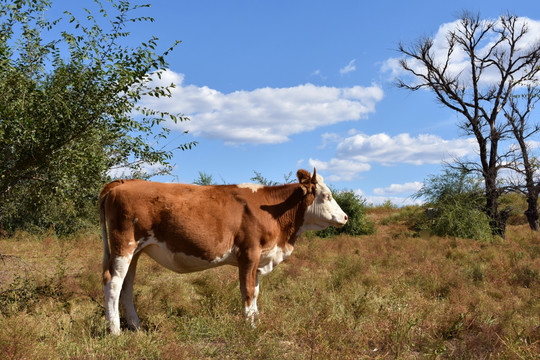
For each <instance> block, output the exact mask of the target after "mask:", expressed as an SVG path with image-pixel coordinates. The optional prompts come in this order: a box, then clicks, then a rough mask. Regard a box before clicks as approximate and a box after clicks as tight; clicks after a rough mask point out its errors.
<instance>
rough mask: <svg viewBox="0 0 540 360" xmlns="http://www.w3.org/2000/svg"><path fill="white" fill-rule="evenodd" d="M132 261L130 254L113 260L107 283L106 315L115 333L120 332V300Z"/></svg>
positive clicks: (110, 327) (112, 331)
mask: <svg viewBox="0 0 540 360" xmlns="http://www.w3.org/2000/svg"><path fill="white" fill-rule="evenodd" d="M130 261H131V257H130V256H116V257H115V258H114V259H113V260H112V262H111V269H110V274H111V278H110V280H109V281H107V282H106V283H105V315H106V317H107V322H108V324H109V329H110V331H111V334H114V335H118V334H120V313H119V311H118V302H119V299H120V292H121V291H122V284H123V282H124V278H125V277H126V274H127V272H128V269H129V263H130Z"/></svg>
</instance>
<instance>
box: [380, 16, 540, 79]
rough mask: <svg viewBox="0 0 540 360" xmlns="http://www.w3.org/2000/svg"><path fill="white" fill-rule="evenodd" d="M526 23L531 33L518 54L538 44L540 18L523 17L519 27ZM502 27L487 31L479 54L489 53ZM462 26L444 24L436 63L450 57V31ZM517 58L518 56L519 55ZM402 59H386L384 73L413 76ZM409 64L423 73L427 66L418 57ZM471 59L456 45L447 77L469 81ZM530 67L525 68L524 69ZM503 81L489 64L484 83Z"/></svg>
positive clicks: (501, 46)
mask: <svg viewBox="0 0 540 360" xmlns="http://www.w3.org/2000/svg"><path fill="white" fill-rule="evenodd" d="M525 23H527V28H528V32H527V33H526V34H525V35H524V36H523V38H522V39H521V40H520V41H519V43H518V44H519V49H518V55H519V53H523V52H524V51H526V50H528V49H529V48H530V47H532V46H533V45H535V44H537V43H538V41H539V40H540V21H536V20H532V19H530V18H527V17H520V18H518V21H517V23H516V29H520V28H521V26H522V25H523V24H525ZM501 28H502V26H501V23H500V20H498V21H497V22H496V26H495V27H494V29H493V30H492V31H491V32H488V33H487V35H486V36H485V37H484V40H483V42H481V43H480V44H479V46H478V48H477V54H478V56H479V57H482V56H484V55H486V54H487V53H488V52H489V51H490V49H492V48H493V46H494V45H495V41H496V39H497V38H498V34H497V33H496V31H498V30H500V29H501ZM460 29H462V25H461V21H460V20H456V21H453V22H450V23H445V24H442V25H441V26H440V27H439V29H438V31H437V33H436V34H435V35H434V36H433V37H432V40H433V47H432V57H433V59H434V60H435V63H436V64H444V63H445V61H446V58H447V56H448V42H447V39H448V34H449V32H452V31H459V30H460ZM507 46H508V44H507V42H503V43H501V44H498V45H497V50H498V51H499V52H501V51H506V50H507ZM516 57H517V56H516ZM402 59H403V58H402V57H401V58H390V59H388V60H386V61H385V62H384V63H383V65H382V67H381V70H382V71H383V72H390V73H391V76H392V77H398V76H404V75H410V74H409V73H407V72H405V71H404V70H403V69H402V67H401V65H400V61H401V60H402ZM407 65H408V66H409V67H410V68H412V69H413V70H414V71H415V72H417V73H420V74H425V68H424V67H423V66H422V65H421V63H420V62H419V61H417V60H412V59H407ZM470 69H471V68H470V60H469V59H468V56H467V55H466V53H465V52H464V51H463V50H462V49H461V48H460V47H457V46H456V48H454V51H453V52H452V55H451V56H450V61H449V63H448V68H447V76H449V77H450V76H456V77H459V78H460V80H461V81H462V83H463V84H467V83H469V82H470V80H469V79H470V77H471V70H470ZM525 70H528V69H524V70H523V71H525ZM518 75H519V74H514V77H516V78H517V77H518ZM498 81H500V73H499V71H498V70H497V69H496V67H495V66H491V67H488V68H487V69H485V70H484V71H483V72H482V76H481V78H480V84H481V85H486V86H487V85H491V84H493V83H495V82H498Z"/></svg>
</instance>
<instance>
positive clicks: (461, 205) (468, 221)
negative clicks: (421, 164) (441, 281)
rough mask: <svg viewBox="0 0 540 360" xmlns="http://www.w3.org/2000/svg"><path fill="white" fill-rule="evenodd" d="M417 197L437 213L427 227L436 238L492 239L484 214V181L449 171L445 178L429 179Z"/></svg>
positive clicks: (427, 219) (429, 218)
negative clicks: (425, 201) (424, 200)
mask: <svg viewBox="0 0 540 360" xmlns="http://www.w3.org/2000/svg"><path fill="white" fill-rule="evenodd" d="M416 197H417V198H425V199H426V200H427V201H428V203H427V204H428V206H429V207H431V208H433V209H434V210H435V211H434V212H433V213H432V214H431V216H429V217H428V216H426V222H427V224H426V225H427V226H429V227H431V231H432V232H433V233H434V234H435V235H438V236H456V237H460V238H469V239H477V240H489V239H491V237H492V233H491V228H490V224H489V217H488V216H487V215H486V213H485V212H484V211H483V208H484V207H483V204H484V203H485V197H484V195H483V192H482V179H480V178H478V177H475V176H471V175H470V174H469V173H466V172H463V171H459V170H454V169H446V170H445V171H444V173H443V174H442V175H438V176H432V177H430V178H429V179H428V180H427V181H426V182H425V184H424V186H423V187H422V189H420V191H419V192H418V193H416Z"/></svg>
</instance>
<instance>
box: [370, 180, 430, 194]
mask: <svg viewBox="0 0 540 360" xmlns="http://www.w3.org/2000/svg"><path fill="white" fill-rule="evenodd" d="M423 185H424V183H422V182H419V181H414V182H407V183H405V184H391V185H390V186H388V187H385V188H375V189H373V193H374V194H375V195H380V196H388V195H395V194H411V193H415V192H417V191H418V190H420V189H421V188H422V186H423Z"/></svg>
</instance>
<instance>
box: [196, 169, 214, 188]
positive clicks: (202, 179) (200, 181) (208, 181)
mask: <svg viewBox="0 0 540 360" xmlns="http://www.w3.org/2000/svg"><path fill="white" fill-rule="evenodd" d="M193 183H194V184H197V185H216V182H215V181H214V177H213V176H212V175H210V174H207V173H205V172H204V171H199V177H198V178H197V179H195V180H193Z"/></svg>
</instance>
